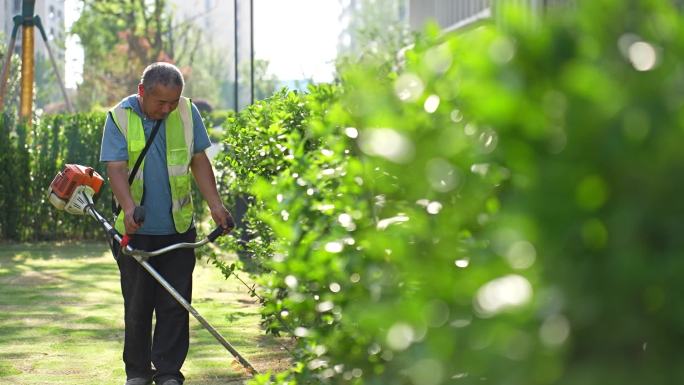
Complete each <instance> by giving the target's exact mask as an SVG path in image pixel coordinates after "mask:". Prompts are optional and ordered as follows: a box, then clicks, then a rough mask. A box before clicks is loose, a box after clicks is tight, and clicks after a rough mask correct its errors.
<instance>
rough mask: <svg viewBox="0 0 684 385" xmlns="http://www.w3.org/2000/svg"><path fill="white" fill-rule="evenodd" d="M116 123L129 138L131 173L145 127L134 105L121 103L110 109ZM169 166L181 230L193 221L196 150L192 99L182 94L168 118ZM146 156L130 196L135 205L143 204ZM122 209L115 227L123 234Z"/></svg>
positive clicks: (175, 220) (142, 145)
mask: <svg viewBox="0 0 684 385" xmlns="http://www.w3.org/2000/svg"><path fill="white" fill-rule="evenodd" d="M110 112H111V113H112V117H113V119H114V123H115V124H116V126H117V127H118V128H119V131H121V133H122V134H123V136H124V138H126V142H127V143H128V172H129V173H130V172H131V170H133V166H134V165H135V162H136V160H137V159H138V156H140V153H141V152H142V150H143V148H145V142H146V140H145V130H144V129H143V123H142V118H141V117H140V116H138V114H136V113H135V112H133V111H132V109H131V108H123V107H121V105H118V106H116V107H114V108H113V109H111V110H110ZM165 123H166V167H167V168H168V172H169V186H170V187H171V202H172V208H171V213H172V214H173V223H174V225H175V227H176V231H177V232H178V233H184V232H186V231H188V230H189V229H190V226H192V221H193V209H192V207H193V206H192V181H191V175H190V160H191V159H192V155H193V154H192V153H193V144H194V141H193V128H192V102H191V101H190V99H188V98H186V97H182V96H181V100H180V102H179V103H178V108H176V109H175V110H173V111H172V112H171V113H170V114H169V115H168V116H167V118H166V122H165ZM144 166H145V159H143V161H142V163H141V164H140V168H139V169H138V172H137V173H136V175H135V179H133V183H132V184H131V186H130V188H131V195H132V196H133V201H135V202H136V204H138V205H139V204H140V203H141V200H142V196H143V186H144V185H143V180H144V179H143V178H144V172H143V170H144V169H145V167H144ZM123 217H124V215H123V210H122V212H120V213H119V215H118V216H117V218H116V223H115V225H114V227H115V228H116V230H117V231H118V232H119V233H121V234H124V233H125V226H124V223H123Z"/></svg>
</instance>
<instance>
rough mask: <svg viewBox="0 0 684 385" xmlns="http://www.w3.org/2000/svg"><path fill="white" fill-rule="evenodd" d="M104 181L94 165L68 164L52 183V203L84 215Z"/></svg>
mask: <svg viewBox="0 0 684 385" xmlns="http://www.w3.org/2000/svg"><path fill="white" fill-rule="evenodd" d="M103 183H104V179H102V177H101V176H100V174H98V173H97V172H96V171H95V170H94V169H93V168H92V167H86V166H81V165H78V164H67V165H66V166H64V169H63V170H62V171H60V172H59V173H58V174H57V176H55V179H53V180H52V183H50V190H49V192H48V196H49V199H50V203H52V205H53V206H55V207H56V208H57V209H59V210H64V211H66V212H68V213H70V214H78V215H84V214H85V213H86V212H85V210H86V207H87V206H88V204H92V203H93V195H95V194H97V193H99V192H100V189H101V188H102V184H103Z"/></svg>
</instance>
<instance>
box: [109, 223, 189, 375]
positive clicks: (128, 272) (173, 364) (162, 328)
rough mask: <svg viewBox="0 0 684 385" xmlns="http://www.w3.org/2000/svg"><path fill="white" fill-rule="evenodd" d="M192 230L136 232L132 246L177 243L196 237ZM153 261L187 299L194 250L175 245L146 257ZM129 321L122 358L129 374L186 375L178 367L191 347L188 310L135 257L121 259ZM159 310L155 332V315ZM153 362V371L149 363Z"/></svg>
mask: <svg viewBox="0 0 684 385" xmlns="http://www.w3.org/2000/svg"><path fill="white" fill-rule="evenodd" d="M196 236H197V233H196V231H195V230H194V229H191V230H190V231H188V232H186V233H184V234H174V235H134V236H133V237H132V240H131V243H130V244H131V246H132V247H133V248H135V249H142V250H146V251H150V250H157V249H160V248H162V247H166V246H169V245H172V244H174V243H178V242H195V239H196ZM148 262H149V263H150V265H151V266H152V267H153V268H154V269H155V270H156V271H157V272H158V273H159V274H160V275H161V276H162V277H164V279H165V280H166V281H167V282H168V283H169V284H170V285H171V286H172V287H173V288H174V289H176V291H178V293H179V294H180V295H181V296H183V298H185V299H186V300H187V301H188V302H190V298H191V295H192V271H193V269H194V268H195V253H194V251H193V250H192V249H180V250H174V251H171V252H168V253H165V254H162V255H159V256H156V257H152V258H150V259H149V260H148ZM118 265H119V272H120V273H121V292H122V294H123V298H124V308H125V315H124V320H125V324H126V330H125V337H124V352H123V360H124V363H125V365H126V377H127V378H129V379H130V378H136V377H143V378H154V380H155V382H156V383H158V384H159V383H162V382H163V381H165V380H166V379H168V378H176V379H178V380H179V381H180V382H181V383H182V382H183V380H184V377H183V374H182V373H181V371H180V369H181V366H183V362H184V361H185V357H186V356H187V354H188V347H189V322H188V321H189V315H188V312H187V311H186V310H185V309H184V308H183V307H182V306H181V305H180V304H179V303H178V302H177V301H176V300H175V299H174V298H173V297H172V296H171V294H169V293H168V292H167V291H166V289H164V288H163V287H162V286H161V285H160V284H159V283H158V282H157V281H156V280H155V279H154V278H153V277H152V276H151V275H150V273H148V272H147V270H145V269H144V268H143V267H142V265H140V264H139V263H138V262H137V261H136V260H135V259H133V258H132V257H131V256H128V255H124V254H121V255H120V257H119V260H118ZM153 313H154V315H155V327H154V334H153V333H152V314H153ZM151 363H152V364H154V370H152V368H151Z"/></svg>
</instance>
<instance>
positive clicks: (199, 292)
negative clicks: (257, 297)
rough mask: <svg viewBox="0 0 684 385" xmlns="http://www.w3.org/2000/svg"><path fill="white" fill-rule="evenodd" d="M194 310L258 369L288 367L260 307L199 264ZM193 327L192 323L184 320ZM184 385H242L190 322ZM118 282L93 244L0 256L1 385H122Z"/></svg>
mask: <svg viewBox="0 0 684 385" xmlns="http://www.w3.org/2000/svg"><path fill="white" fill-rule="evenodd" d="M193 298H194V301H193V306H195V308H196V309H197V310H198V311H199V312H200V313H201V314H202V315H203V316H204V317H205V318H206V319H207V320H208V321H209V322H210V323H211V324H212V325H213V326H214V327H215V328H216V329H217V330H218V331H219V333H221V334H222V335H223V336H224V337H225V338H226V339H227V340H228V341H229V342H230V343H231V344H232V345H233V346H234V347H235V348H236V349H237V350H238V351H239V352H240V353H241V354H242V355H243V356H245V357H246V358H247V359H248V360H250V361H251V363H252V364H253V365H254V366H255V367H256V368H257V370H260V371H265V370H267V369H269V368H276V367H277V368H281V369H282V368H285V367H286V366H287V357H286V355H285V353H284V351H283V350H281V349H280V348H279V345H278V344H277V342H276V341H274V339H273V338H271V337H265V336H264V335H263V332H262V331H261V330H260V328H259V318H260V317H259V314H258V306H257V305H256V304H255V303H254V301H253V299H252V298H250V297H249V295H248V294H247V290H246V288H244V286H242V285H241V284H240V283H238V282H237V280H235V279H230V280H226V279H224V278H223V277H222V276H221V275H220V273H219V272H218V271H217V270H216V269H215V268H213V267H211V266H208V265H207V264H206V263H204V262H203V261H198V263H197V266H196V269H195V284H194V296H193ZM191 318H192V317H191ZM190 325H191V342H190V353H189V355H188V358H187V360H186V364H185V366H184V369H183V372H184V374H185V376H186V377H187V381H186V384H202V385H211V384H225V383H229V382H232V381H238V380H241V379H244V378H246V375H245V374H244V373H243V372H242V371H240V370H236V369H237V368H236V367H233V365H231V362H232V356H231V355H230V354H229V353H228V352H227V351H226V350H225V349H224V348H223V347H222V346H221V345H220V344H219V343H218V342H216V341H215V339H214V337H212V336H211V335H210V334H209V333H208V332H207V331H206V330H204V328H202V326H201V325H200V324H199V323H198V322H196V320H194V319H192V320H191V321H190ZM123 326H124V325H123V300H122V298H121V295H120V287H119V272H118V269H117V267H116V263H115V261H114V260H113V258H112V257H111V254H110V253H109V251H108V250H107V249H106V246H104V245H102V244H95V243H70V244H60V245H54V244H31V245H29V244H10V245H7V244H3V245H2V246H0V346H2V349H0V383H7V384H19V383H20V384H26V385H32V384H74V385H76V384H83V385H85V384H94V383H98V384H116V383H123V381H124V380H125V373H124V370H123V363H122V361H121V354H122V349H123V345H122V341H123Z"/></svg>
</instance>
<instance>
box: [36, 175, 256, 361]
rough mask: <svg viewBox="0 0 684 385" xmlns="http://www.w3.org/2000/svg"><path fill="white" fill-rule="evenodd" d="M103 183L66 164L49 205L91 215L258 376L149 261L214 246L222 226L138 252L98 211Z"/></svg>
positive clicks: (140, 213)
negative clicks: (193, 237)
mask: <svg viewBox="0 0 684 385" xmlns="http://www.w3.org/2000/svg"><path fill="white" fill-rule="evenodd" d="M103 183H104V179H103V178H102V177H101V176H100V174H98V173H97V172H96V171H95V170H94V169H93V168H92V167H85V166H81V165H75V164H67V165H66V166H65V167H64V170H62V171H61V172H60V173H58V174H57V176H55V179H54V180H53V181H52V183H51V184H50V190H49V193H48V196H49V200H50V203H52V205H53V206H55V207H56V208H57V209H59V210H64V211H66V212H68V213H70V214H75V215H90V216H91V217H93V218H94V219H95V220H97V221H98V222H99V223H100V225H102V227H103V228H104V230H105V231H106V232H107V234H109V236H111V237H112V238H113V239H114V240H116V241H117V242H119V244H120V245H121V252H122V253H124V254H127V255H130V256H131V257H133V258H134V259H135V260H136V261H137V262H138V263H140V265H142V267H143V268H144V269H145V270H147V271H148V272H149V273H150V274H151V275H152V277H154V279H156V280H157V282H159V284H160V285H162V287H164V289H166V291H168V292H169V294H171V296H173V298H175V299H176V301H178V303H180V304H181V306H183V307H184V308H185V310H187V311H188V312H189V313H190V314H192V315H193V316H194V317H195V318H196V319H197V321H199V323H200V324H202V326H204V328H205V329H207V330H208V331H209V333H211V335H213V336H214V338H216V340H217V341H218V342H219V343H221V345H223V347H225V348H226V350H228V351H229V352H230V354H232V355H233V357H234V358H235V359H236V360H237V362H238V363H239V364H240V365H241V366H242V367H244V368H245V369H246V370H247V372H249V373H250V374H252V375H255V374H257V373H258V372H257V371H256V369H254V367H253V366H252V364H250V363H249V361H247V360H246V359H245V358H244V357H242V356H241V355H240V353H238V351H237V350H235V348H234V347H233V346H232V345H231V344H230V343H229V342H228V341H226V339H225V338H223V336H221V334H219V333H218V332H217V331H216V329H214V328H213V327H212V326H211V325H210V324H209V322H207V320H205V319H204V317H202V316H201V315H200V314H199V313H198V312H197V310H195V308H193V307H192V306H191V305H190V304H189V303H188V301H186V300H185V298H183V297H182V296H181V295H180V294H179V293H178V292H177V291H176V290H175V289H174V288H173V287H172V286H171V285H170V284H169V283H168V282H166V280H165V279H164V278H163V277H162V276H161V275H160V274H159V273H158V272H157V271H156V270H155V269H154V268H153V267H152V266H151V265H150V264H149V263H148V262H147V260H148V259H149V258H151V257H154V256H156V255H160V254H164V253H166V252H169V251H171V250H176V249H181V248H191V249H194V248H198V247H200V246H203V245H206V244H207V243H209V242H214V241H215V240H216V238H218V237H219V236H221V235H222V234H223V233H224V229H223V228H221V227H220V226H219V227H217V228H216V229H215V230H214V231H212V232H211V234H209V235H208V236H207V237H206V238H204V239H202V240H201V241H199V242H195V243H177V244H174V245H170V246H167V247H164V248H161V249H159V250H155V251H143V250H136V249H134V248H132V247H131V246H130V245H129V244H128V235H123V236H122V235H121V234H119V232H118V231H116V229H115V228H114V227H113V226H112V225H111V224H110V223H109V222H108V221H107V219H105V217H104V216H103V215H102V214H100V213H99V212H98V211H97V210H96V209H95V204H94V201H93V197H96V196H97V194H98V193H99V192H100V188H101V187H102V185H103ZM144 217H145V211H144V209H143V207H142V206H138V207H136V209H135V213H134V215H133V218H134V220H135V221H136V222H142V221H143V220H144Z"/></svg>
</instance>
